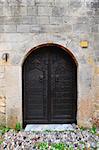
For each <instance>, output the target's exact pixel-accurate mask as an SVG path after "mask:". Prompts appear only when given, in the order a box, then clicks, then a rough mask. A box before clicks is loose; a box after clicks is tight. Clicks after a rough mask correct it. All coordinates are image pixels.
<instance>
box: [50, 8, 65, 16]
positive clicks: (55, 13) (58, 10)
mask: <svg viewBox="0 0 99 150" xmlns="http://www.w3.org/2000/svg"><path fill="white" fill-rule="evenodd" d="M64 15H66V10H65V8H64V7H59V6H57V7H56V6H55V7H53V9H52V16H54V17H56V16H64Z"/></svg>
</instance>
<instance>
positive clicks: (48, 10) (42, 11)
mask: <svg viewBox="0 0 99 150" xmlns="http://www.w3.org/2000/svg"><path fill="white" fill-rule="evenodd" d="M38 15H40V16H42V15H43V16H51V15H52V7H41V6H39V7H38Z"/></svg>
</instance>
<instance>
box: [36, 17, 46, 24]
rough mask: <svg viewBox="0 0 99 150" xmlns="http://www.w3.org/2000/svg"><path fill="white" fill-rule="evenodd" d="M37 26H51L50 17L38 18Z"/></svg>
mask: <svg viewBox="0 0 99 150" xmlns="http://www.w3.org/2000/svg"><path fill="white" fill-rule="evenodd" d="M37 24H44V25H46V24H49V17H48V16H42V17H37Z"/></svg>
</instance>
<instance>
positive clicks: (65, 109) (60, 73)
mask: <svg viewBox="0 0 99 150" xmlns="http://www.w3.org/2000/svg"><path fill="white" fill-rule="evenodd" d="M76 107H77V70H76V64H75V62H74V60H73V59H72V57H71V56H70V55H69V54H68V53H66V52H64V50H62V49H60V48H59V47H56V46H45V47H42V48H39V49H37V50H35V51H34V52H32V53H31V54H30V55H29V56H28V57H27V59H26V60H25V62H24V64H23V123H24V125H26V124H30V123H74V122H76Z"/></svg>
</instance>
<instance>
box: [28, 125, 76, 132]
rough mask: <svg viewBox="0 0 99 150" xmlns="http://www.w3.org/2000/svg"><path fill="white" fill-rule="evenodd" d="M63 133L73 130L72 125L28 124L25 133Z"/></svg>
mask: <svg viewBox="0 0 99 150" xmlns="http://www.w3.org/2000/svg"><path fill="white" fill-rule="evenodd" d="M47 130H48V131H64V130H74V128H73V126H72V124H28V125H26V127H25V131H47Z"/></svg>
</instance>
